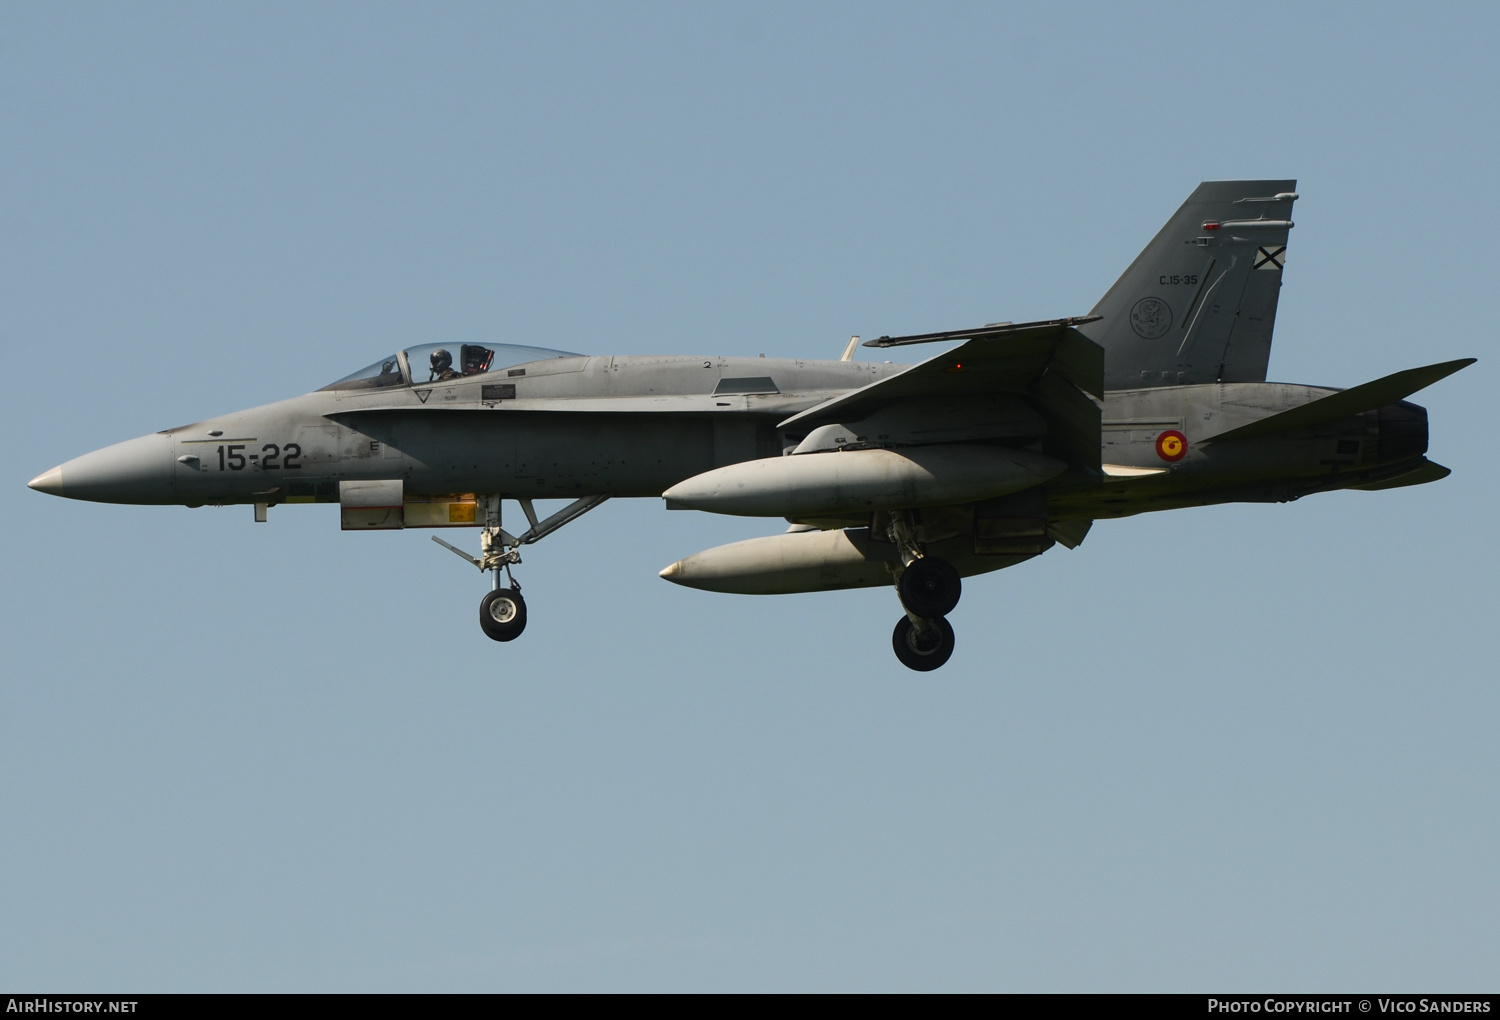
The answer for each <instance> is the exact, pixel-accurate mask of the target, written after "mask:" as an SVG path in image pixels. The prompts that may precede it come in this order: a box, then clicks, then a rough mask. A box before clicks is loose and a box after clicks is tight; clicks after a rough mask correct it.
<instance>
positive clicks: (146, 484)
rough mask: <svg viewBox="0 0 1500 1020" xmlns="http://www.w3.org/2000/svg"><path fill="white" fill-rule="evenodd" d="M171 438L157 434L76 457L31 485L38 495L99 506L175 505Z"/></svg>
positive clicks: (36, 479) (39, 477) (38, 477)
mask: <svg viewBox="0 0 1500 1020" xmlns="http://www.w3.org/2000/svg"><path fill="white" fill-rule="evenodd" d="M172 449H173V444H172V437H171V436H164V435H161V434H160V433H154V434H152V435H149V436H141V437H140V438H138V439H130V440H127V441H125V442H123V443H116V444H115V445H114V446H106V447H105V448H104V449H102V450H95V451H94V452H93V453H86V454H84V455H83V456H82V457H74V458H73V459H72V460H70V461H68V462H67V463H65V464H61V465H59V466H57V467H55V468H53V469H52V470H51V471H48V472H46V473H45V474H42V475H38V476H37V477H36V478H33V479H32V480H31V481H30V482H29V483H28V484H29V485H30V486H31V487H32V488H33V489H36V490H38V491H39V492H46V493H50V494H51V495H54V496H66V497H67V498H68V499H89V500H94V501H96V502H100V503H171V502H173V501H174V500H173V492H172V490H173V486H172V476H173V467H174V465H173V462H172Z"/></svg>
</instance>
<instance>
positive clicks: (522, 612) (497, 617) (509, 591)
mask: <svg viewBox="0 0 1500 1020" xmlns="http://www.w3.org/2000/svg"><path fill="white" fill-rule="evenodd" d="M608 498H609V497H608V496H585V497H583V498H582V499H577V500H574V501H573V502H572V503H569V504H568V505H567V506H565V507H563V508H562V509H561V510H559V511H558V512H557V513H555V514H553V515H552V516H551V517H548V518H547V519H546V520H544V521H538V520H537V519H536V510H535V509H534V508H533V507H532V505H531V500H529V499H522V500H517V502H519V503H520V504H521V510H522V511H523V512H524V513H525V514H526V520H527V521H528V522H529V523H530V524H531V527H530V528H528V529H527V530H526V531H525V532H524V533H523V534H522V535H521V536H520V537H519V538H517V537H516V536H515V535H512V534H511V533H510V532H508V531H506V530H505V529H504V528H502V527H501V526H500V497H499V496H484V497H482V503H483V505H484V531H482V532H481V533H480V535H479V550H480V551H479V556H478V557H474V556H470V555H469V554H468V553H466V552H464V551H463V550H462V549H460V548H458V547H457V546H455V545H450V544H449V543H447V542H445V541H443V540H442V539H441V538H438V537H437V536H436V535H433V536H432V540H433V541H434V542H436V543H437V544H438V545H440V546H442V547H443V548H444V549H447V550H448V551H449V552H451V553H453V554H455V555H457V556H459V557H462V558H463V559H465V560H467V561H468V562H470V563H472V564H474V566H476V567H478V568H479V569H480V570H481V571H493V572H494V575H495V580H494V584H495V587H494V589H493V590H492V591H491V592H490V593H489V594H487V595H485V597H484V598H483V599H482V600H480V603H479V628H480V630H482V631H484V633H485V636H486V637H488V638H490V639H492V640H494V641H514V640H515V639H516V638H518V637H520V636H521V632H522V631H523V630H525V629H526V600H525V599H523V598H522V597H521V586H520V584H519V583H517V581H516V579H515V577H514V575H512V574H511V571H510V568H511V566H512V565H514V564H518V563H520V562H521V546H523V545H530V544H531V543H532V542H539V541H541V540H542V539H543V538H545V537H546V536H548V535H550V534H552V532H554V531H556V530H557V529H558V528H560V527H562V526H563V525H564V524H567V523H569V522H571V521H576V520H577V519H578V518H580V517H582V516H583V515H584V514H586V513H588V512H589V511H590V510H592V509H594V507H596V506H598V505H599V504H600V503H603V502H604V501H605V500H606V499H608ZM502 570H503V571H505V578H506V580H507V581H508V582H509V586H508V587H507V586H503V585H502V584H501V583H500V572H501V571H502Z"/></svg>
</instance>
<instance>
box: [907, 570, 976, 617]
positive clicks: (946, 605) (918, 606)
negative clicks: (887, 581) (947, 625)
mask: <svg viewBox="0 0 1500 1020" xmlns="http://www.w3.org/2000/svg"><path fill="white" fill-rule="evenodd" d="M963 589H964V586H963V581H961V580H960V579H959V576H958V571H957V570H955V569H953V564H951V563H949V562H948V561H947V560H940V559H938V558H937V557H936V556H924V557H922V558H921V559H920V560H917V561H916V562H914V563H912V565H911V566H909V567H907V568H906V569H905V570H903V571H902V572H901V581H900V583H899V584H898V585H897V586H896V590H897V591H898V592H899V593H900V595H901V604H902V605H903V606H905V607H906V608H907V609H908V610H910V611H911V612H912V613H915V614H916V615H917V616H920V617H922V618H923V619H924V620H932V619H936V618H937V617H940V616H947V615H948V614H949V613H951V612H953V609H954V607H955V606H957V605H958V597H959V596H960V595H962V594H963Z"/></svg>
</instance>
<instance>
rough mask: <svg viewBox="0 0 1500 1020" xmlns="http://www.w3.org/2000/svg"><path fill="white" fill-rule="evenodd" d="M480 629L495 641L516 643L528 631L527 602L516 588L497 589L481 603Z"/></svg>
mask: <svg viewBox="0 0 1500 1020" xmlns="http://www.w3.org/2000/svg"><path fill="white" fill-rule="evenodd" d="M479 628H480V629H481V630H483V631H484V634H485V637H488V638H490V639H491V640H493V641H514V640H515V639H516V638H518V637H520V636H521V631H523V630H525V629H526V600H525V599H523V598H522V597H521V593H520V591H519V590H517V589H515V588H496V589H495V590H494V591H492V592H490V593H489V594H487V595H486V596H485V597H484V598H483V599H482V600H481V601H480V603H479Z"/></svg>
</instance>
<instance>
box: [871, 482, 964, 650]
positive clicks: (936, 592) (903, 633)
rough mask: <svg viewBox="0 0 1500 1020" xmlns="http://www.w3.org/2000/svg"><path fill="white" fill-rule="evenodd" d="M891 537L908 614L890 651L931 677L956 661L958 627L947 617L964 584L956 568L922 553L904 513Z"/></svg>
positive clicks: (893, 518)
mask: <svg viewBox="0 0 1500 1020" xmlns="http://www.w3.org/2000/svg"><path fill="white" fill-rule="evenodd" d="M889 535H890V539H891V541H892V542H894V543H895V544H896V548H897V550H898V551H899V553H900V556H901V560H900V562H901V566H900V568H899V569H896V568H893V569H892V573H894V574H895V575H896V594H897V595H899V596H900V597H901V607H902V608H903V609H905V610H906V615H905V616H903V617H901V619H899V620H897V621H896V630H895V633H893V634H892V635H891V646H892V647H893V648H894V649H895V651H896V658H897V659H900V660H901V664H902V665H903V666H905V667H907V668H908V669H914V670H917V671H918V672H922V673H926V672H928V671H930V670H934V669H937V668H938V667H939V666H941V665H943V663H945V662H947V661H948V660H949V659H950V658H952V656H953V625H952V624H951V623H949V622H948V621H947V620H946V619H945V617H946V616H947V615H948V614H949V613H951V612H953V610H954V608H955V607H956V606H957V605H958V599H959V596H960V595H962V594H963V582H962V581H961V580H960V579H959V576H958V571H957V570H956V569H955V568H954V566H953V564H951V563H949V562H948V561H947V560H944V559H939V558H938V557H936V556H928V555H927V554H926V553H925V552H924V551H923V549H922V547H921V546H920V545H919V544H918V542H917V540H916V536H915V534H914V529H913V527H912V523H911V521H910V520H909V519H908V518H907V516H906V514H905V513H903V512H900V511H893V512H892V513H891V515H890V528H889Z"/></svg>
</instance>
